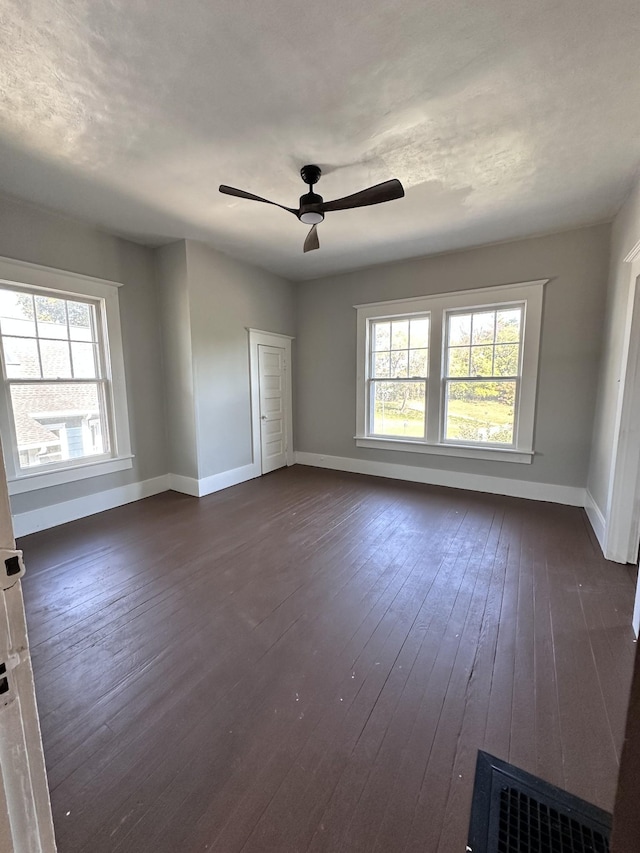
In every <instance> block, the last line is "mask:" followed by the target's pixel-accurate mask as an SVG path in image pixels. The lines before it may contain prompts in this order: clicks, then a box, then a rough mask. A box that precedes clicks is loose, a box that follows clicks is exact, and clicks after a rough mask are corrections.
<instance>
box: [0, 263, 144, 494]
mask: <svg viewBox="0 0 640 853" xmlns="http://www.w3.org/2000/svg"><path fill="white" fill-rule="evenodd" d="M7 273H8V275H7ZM0 276H1V277H2V280H0V341H1V347H0V358H1V361H2V378H3V386H4V394H3V395H0V397H1V398H2V399H1V400H0V429H1V430H2V439H3V448H4V456H5V465H6V467H7V477H8V480H9V491H10V493H16V492H23V491H29V490H32V489H36V488H43V487H45V486H50V485H56V484H59V483H63V482H69V481H71V480H74V479H83V478H85V477H91V476H96V475H98V474H103V473H111V472H113V471H117V470H123V469H124V468H130V467H131V466H132V462H131V459H132V457H131V453H130V446H129V432H128V418H127V408H126V392H125V387H124V367H123V358H122V345H121V339H120V324H119V311H118V294H117V285H115V284H112V283H109V282H102V281H99V280H97V279H90V278H85V277H84V276H77V275H74V274H71V273H63V272H61V271H57V270H48V269H47V268H44V267H36V266H34V265H32V264H21V263H19V262H15V261H9V260H7V259H0ZM5 276H6V278H5ZM44 285H49V286H44Z"/></svg>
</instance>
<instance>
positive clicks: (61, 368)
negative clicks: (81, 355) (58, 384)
mask: <svg viewBox="0 0 640 853" xmlns="http://www.w3.org/2000/svg"><path fill="white" fill-rule="evenodd" d="M40 358H41V359H42V375H43V376H44V377H45V379H71V358H70V356H69V344H68V343H67V341H42V340H41V341H40Z"/></svg>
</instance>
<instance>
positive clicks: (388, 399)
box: [371, 381, 426, 438]
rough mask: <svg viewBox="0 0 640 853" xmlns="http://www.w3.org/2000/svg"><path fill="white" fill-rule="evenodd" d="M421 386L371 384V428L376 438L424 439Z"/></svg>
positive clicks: (423, 405)
mask: <svg viewBox="0 0 640 853" xmlns="http://www.w3.org/2000/svg"><path fill="white" fill-rule="evenodd" d="M425 385H426V383H425V382H424V381H414V382H372V383H371V393H372V398H373V400H372V409H373V425H372V430H371V432H372V433H374V434H376V435H392V436H396V437H404V436H406V437H410V438H424V429H425Z"/></svg>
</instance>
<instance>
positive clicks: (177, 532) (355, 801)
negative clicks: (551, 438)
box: [19, 466, 635, 853]
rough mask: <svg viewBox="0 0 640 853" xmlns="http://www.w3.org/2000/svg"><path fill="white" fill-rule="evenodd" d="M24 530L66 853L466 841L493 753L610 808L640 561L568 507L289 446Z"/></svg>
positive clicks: (364, 847)
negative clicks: (249, 462)
mask: <svg viewBox="0 0 640 853" xmlns="http://www.w3.org/2000/svg"><path fill="white" fill-rule="evenodd" d="M19 546H20V547H22V548H24V551H25V555H26V561H27V571H28V573H27V577H26V578H25V581H24V589H25V599H26V607H27V616H28V622H29V625H30V636H31V644H32V651H33V661H34V667H35V673H36V689H37V694H38V701H39V706H40V713H41V719H42V730H43V738H44V744H45V753H46V757H47V764H48V767H49V781H50V787H51V795H52V801H53V811H54V820H55V824H56V831H57V837H58V843H59V851H60V853H80V851H82V852H83V853H195V851H207V850H208V851H219V853H233V851H240V850H242V851H243V852H244V853H255V851H278V853H285V851H314V853H316V852H317V851H379V853H395V851H398V853H400V851H421V853H459V851H463V850H464V848H465V842H466V833H467V826H468V819H469V808H470V800H471V792H472V786H473V772H474V766H475V759H476V752H477V750H478V749H479V748H481V749H485V750H487V751H489V752H491V753H493V754H494V755H496V756H498V757H500V758H503V759H506V760H508V761H510V762H512V763H515V764H517V765H519V766H520V767H522V768H524V769H525V770H528V771H530V772H532V773H535V774H537V775H539V776H542V777H543V778H545V779H547V780H549V781H550V782H553V783H555V784H557V785H560V786H562V787H564V788H566V789H568V790H569V791H571V792H572V793H574V794H577V795H579V796H581V797H584V798H586V799H587V800H589V801H591V802H593V803H595V804H596V805H598V806H601V807H603V808H605V809H608V810H611V808H612V806H613V800H614V792H615V786H616V776H617V770H618V761H619V754H620V749H621V743H622V735H623V729H624V719H625V710H626V704H627V697H628V692H629V687H630V678H631V671H632V666H633V652H634V648H635V646H634V643H633V633H632V630H631V627H630V622H631V610H632V603H633V589H634V579H633V572H632V569H631V568H626V567H624V566H619V565H616V564H613V563H607V562H606V561H605V560H604V559H603V558H602V556H601V554H600V551H599V549H598V546H597V544H596V542H595V540H594V538H593V535H592V533H591V532H590V530H589V527H588V523H587V521H586V517H585V515H584V513H583V511H582V510H580V509H575V508H570V507H562V506H557V505H552V504H543V503H533V502H527V501H524V500H517V499H512V498H503V497H496V496H492V495H483V494H477V493H471V492H464V491H458V490H447V489H442V488H432V487H428V486H421V485H415V484H407V483H400V482H393V481H389V480H381V479H375V478H369V477H363V476H358V475H350V474H340V473H337V472H329V471H320V470H314V469H311V468H304V467H301V466H295V467H293V468H290V469H288V470H281V471H277V472H274V473H273V474H269V475H267V476H266V477H263V478H261V479H259V480H254V481H251V482H248V483H244V484H242V485H240V486H236V487H234V488H231V489H228V490H226V491H224V492H219V493H217V494H215V495H211V496H209V497H206V498H201V499H200V500H196V499H195V498H190V497H187V496H185V495H179V494H176V493H173V492H168V493H165V494H162V495H158V496H156V497H153V498H149V499H147V500H145V501H141V502H139V503H137V504H131V505H129V506H125V507H122V508H120V509H116V510H112V511H110V512H106V513H103V514H101V515H98V516H93V517H91V518H87V519H84V520H81V521H78V522H74V523H72V524H68V525H65V526H64V527H60V528H56V529H53V530H51V531H45V532H43V533H39V534H34V535H32V536H28V537H25V538H23V539H22V540H21V541H20V543H19Z"/></svg>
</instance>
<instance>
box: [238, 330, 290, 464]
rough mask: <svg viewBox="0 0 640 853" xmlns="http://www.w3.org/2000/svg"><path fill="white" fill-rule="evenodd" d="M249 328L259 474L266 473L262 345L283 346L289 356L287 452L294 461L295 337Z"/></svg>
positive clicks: (253, 427) (255, 458)
mask: <svg viewBox="0 0 640 853" xmlns="http://www.w3.org/2000/svg"><path fill="white" fill-rule="evenodd" d="M247 331H248V332H249V374H250V378H251V436H252V445H253V459H252V462H253V465H254V468H255V471H256V473H255V476H256V477H259V476H260V475H261V474H262V447H261V444H260V368H259V358H258V346H260V345H263V346H268V347H279V348H280V349H283V350H284V357H285V376H284V378H285V388H284V401H285V406H286V415H285V430H286V454H287V465H293V462H294V456H293V393H292V381H291V341H293V340H295V338H292V337H291V336H290V335H279V334H277V333H276V332H264V331H262V330H260V329H247Z"/></svg>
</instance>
